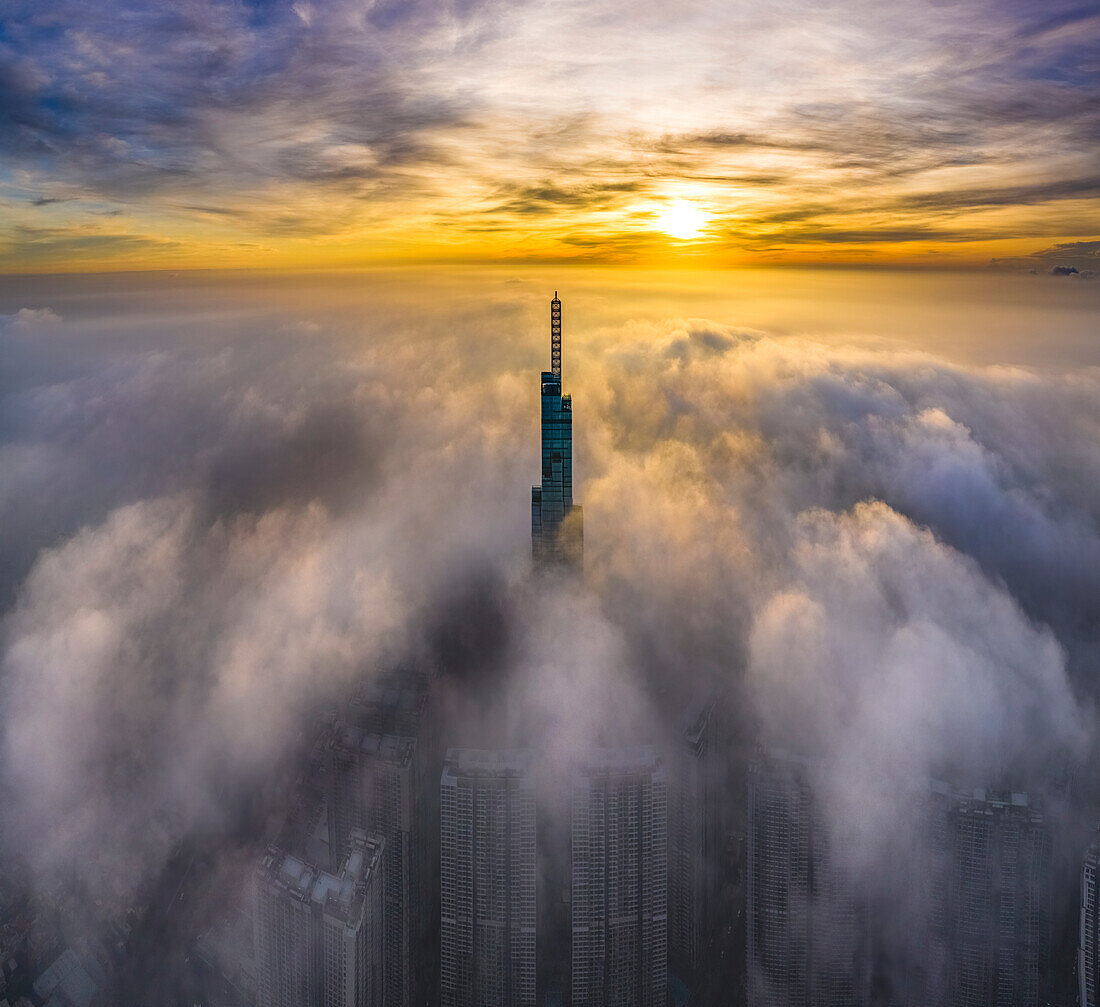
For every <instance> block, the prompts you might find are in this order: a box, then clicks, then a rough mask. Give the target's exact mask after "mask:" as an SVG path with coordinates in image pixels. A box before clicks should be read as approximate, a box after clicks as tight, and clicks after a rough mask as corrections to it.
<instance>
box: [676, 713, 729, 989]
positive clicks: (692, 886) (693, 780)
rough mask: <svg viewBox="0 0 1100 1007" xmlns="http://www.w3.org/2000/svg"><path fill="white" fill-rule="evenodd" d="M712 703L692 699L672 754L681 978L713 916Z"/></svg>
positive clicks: (699, 957)
mask: <svg viewBox="0 0 1100 1007" xmlns="http://www.w3.org/2000/svg"><path fill="white" fill-rule="evenodd" d="M713 720H714V702H713V700H712V699H711V698H710V697H709V696H700V697H697V698H696V699H695V700H694V701H692V702H691V703H690V704H689V706H688V708H687V710H686V716H685V718H684V724H683V730H682V732H681V734H680V739H679V742H680V743H679V745H678V747H677V749H676V751H675V753H674V755H673V759H672V770H673V774H674V779H673V780H671V781H670V786H669V816H668V832H669V837H668V840H669V841H668V944H669V957H670V961H671V964H672V965H673V967H674V968H675V969H676V970H677V971H678V972H679V973H680V974H681V978H683V977H686V976H690V975H691V974H693V973H694V971H695V970H696V969H698V968H699V966H700V965H701V964H702V961H703V956H704V953H705V950H706V936H707V933H708V930H709V928H710V925H711V920H712V919H713V916H714V907H713V901H714V898H715V890H716V888H717V878H716V877H715V875H714V868H715V865H716V864H717V862H718V856H719V845H720V842H721V827H720V822H719V817H718V779H717V774H718V771H719V766H718V759H717V753H716V750H715V749H716V745H715V737H714V735H715V730H714V724H713Z"/></svg>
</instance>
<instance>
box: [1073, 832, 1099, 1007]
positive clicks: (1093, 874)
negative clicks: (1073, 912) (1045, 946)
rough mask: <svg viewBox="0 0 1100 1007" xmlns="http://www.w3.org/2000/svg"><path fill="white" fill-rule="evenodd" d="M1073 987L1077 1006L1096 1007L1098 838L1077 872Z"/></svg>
mask: <svg viewBox="0 0 1100 1007" xmlns="http://www.w3.org/2000/svg"><path fill="white" fill-rule="evenodd" d="M1077 984H1078V988H1079V990H1080V993H1079V996H1080V1000H1079V1001H1078V1002H1079V1003H1080V1005H1081V1007H1100V839H1097V840H1096V841H1094V842H1093V844H1092V845H1091V846H1090V847H1089V849H1088V853H1086V854H1085V864H1084V867H1082V869H1081V938H1080V941H1079V943H1078V946H1077Z"/></svg>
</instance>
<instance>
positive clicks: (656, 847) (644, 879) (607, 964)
mask: <svg viewBox="0 0 1100 1007" xmlns="http://www.w3.org/2000/svg"><path fill="white" fill-rule="evenodd" d="M667 821H668V778H667V775H666V771H665V767H664V764H663V763H662V761H661V759H660V758H659V757H658V756H657V753H656V751H655V750H654V749H653V748H650V747H641V748H633V749H598V750H595V751H593V752H592V753H590V754H589V755H588V756H587V757H586V758H584V760H583V761H582V762H581V763H579V764H578V765H577V766H576V768H575V769H574V773H573V786H572V844H571V851H572V854H571V855H572V876H573V886H572V917H573V919H572V990H573V997H572V1003H573V1005H574V1007H661V1005H663V1004H664V1003H665V999H666V996H667V992H666V991H667V984H668V888H667V886H668V873H667V870H666V864H667V855H668V846H667V843H668V835H667V827H668V826H667Z"/></svg>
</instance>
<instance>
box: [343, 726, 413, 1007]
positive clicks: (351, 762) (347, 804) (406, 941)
mask: <svg viewBox="0 0 1100 1007" xmlns="http://www.w3.org/2000/svg"><path fill="white" fill-rule="evenodd" d="M327 761H328V765H327V767H326V768H327V771H326V774H325V783H326V792H327V793H326V796H327V800H326V805H327V808H328V837H329V849H330V851H331V854H332V857H333V862H334V863H339V862H341V861H342V860H343V859H344V858H346V857H347V855H348V854H349V853H350V852H351V842H352V837H353V836H354V835H355V833H356V830H367V831H370V832H376V833H379V834H381V835H382V836H383V837H384V838H385V840H386V847H385V853H384V854H383V858H382V862H383V869H384V874H385V897H384V906H385V908H384V919H385V975H386V1005H387V1007H411V1005H412V1004H413V1003H414V1002H415V991H416V983H417V977H418V974H419V961H418V958H419V955H418V951H419V931H420V922H421V921H420V908H421V907H420V889H419V884H420V860H421V859H422V858H421V845H420V824H421V823H420V821H419V815H418V811H419V808H418V797H419V779H418V777H417V771H416V770H417V763H416V741H415V739H413V738H403V737H400V736H397V735H393V734H374V733H372V732H369V731H364V730H363V729H362V728H358V727H352V726H350V725H347V724H339V725H337V728H336V731H335V735H334V737H333V739H332V742H331V744H330V745H329V748H328V760H327Z"/></svg>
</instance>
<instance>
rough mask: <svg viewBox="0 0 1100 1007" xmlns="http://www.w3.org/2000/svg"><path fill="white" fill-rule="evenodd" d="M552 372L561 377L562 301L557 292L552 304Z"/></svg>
mask: <svg viewBox="0 0 1100 1007" xmlns="http://www.w3.org/2000/svg"><path fill="white" fill-rule="evenodd" d="M550 370H551V371H553V372H554V376H555V377H558V378H560V377H561V301H559V300H558V292H557V291H556V290H555V291H554V299H553V300H552V301H551V302H550Z"/></svg>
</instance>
